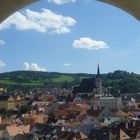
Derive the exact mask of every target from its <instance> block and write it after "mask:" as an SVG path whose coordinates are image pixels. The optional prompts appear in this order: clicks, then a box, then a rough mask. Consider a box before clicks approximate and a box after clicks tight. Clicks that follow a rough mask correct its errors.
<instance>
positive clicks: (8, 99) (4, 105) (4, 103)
mask: <svg viewBox="0 0 140 140" xmlns="http://www.w3.org/2000/svg"><path fill="white" fill-rule="evenodd" d="M15 108H16V101H15V99H14V98H13V97H12V96H0V109H5V110H14V109H15Z"/></svg>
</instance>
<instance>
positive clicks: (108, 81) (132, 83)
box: [0, 70, 140, 94]
mask: <svg viewBox="0 0 140 140" xmlns="http://www.w3.org/2000/svg"><path fill="white" fill-rule="evenodd" d="M95 76H96V75H95V74H74V73H72V74H71V73H58V72H34V71H15V72H9V73H1V74H0V86H1V87H5V88H15V89H16V88H33V87H48V88H52V87H62V88H72V87H74V86H77V85H79V84H80V82H81V80H82V79H85V78H95ZM101 77H102V79H103V86H104V87H107V88H109V89H110V91H111V92H112V93H122V94H123V93H137V92H140V75H138V74H134V73H129V72H126V71H120V70H117V71H114V72H113V73H107V74H102V75H101Z"/></svg>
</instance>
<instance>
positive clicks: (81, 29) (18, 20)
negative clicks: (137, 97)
mask: <svg viewBox="0 0 140 140" xmlns="http://www.w3.org/2000/svg"><path fill="white" fill-rule="evenodd" d="M139 54H140V22H139V21H138V20H136V19H135V18H134V17H132V16H131V15H129V14H128V13H126V12H124V11H122V10H120V9H118V8H116V7H113V6H111V5H108V4H105V3H101V2H98V1H96V0H40V1H39V2H36V3H34V4H32V5H29V6H27V7H26V8H24V9H22V10H20V11H17V12H16V13H14V14H13V15H12V16H10V17H9V18H8V19H6V20H5V21H4V22H2V23H1V24H0V73H3V72H10V71H17V70H32V71H48V72H52V71H53V72H65V73H96V71H97V64H98V63H99V64H100V71H101V73H107V72H113V71H114V70H126V71H128V72H134V73H138V74H140V55H139Z"/></svg>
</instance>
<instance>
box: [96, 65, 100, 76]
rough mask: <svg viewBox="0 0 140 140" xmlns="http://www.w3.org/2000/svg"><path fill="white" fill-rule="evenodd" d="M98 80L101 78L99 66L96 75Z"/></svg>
mask: <svg viewBox="0 0 140 140" xmlns="http://www.w3.org/2000/svg"><path fill="white" fill-rule="evenodd" d="M96 78H100V67H99V64H98V66H97V75H96Z"/></svg>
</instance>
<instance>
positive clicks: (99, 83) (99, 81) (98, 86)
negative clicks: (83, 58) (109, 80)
mask: <svg viewBox="0 0 140 140" xmlns="http://www.w3.org/2000/svg"><path fill="white" fill-rule="evenodd" d="M95 86H96V90H97V93H99V94H102V79H101V76H100V67H99V64H98V66H97V75H96V78H95Z"/></svg>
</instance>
